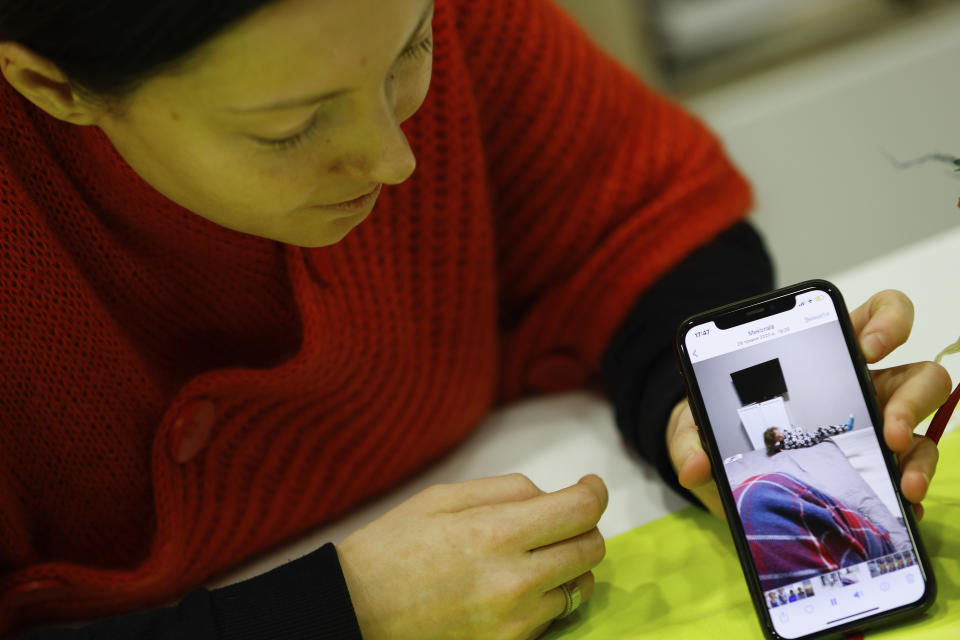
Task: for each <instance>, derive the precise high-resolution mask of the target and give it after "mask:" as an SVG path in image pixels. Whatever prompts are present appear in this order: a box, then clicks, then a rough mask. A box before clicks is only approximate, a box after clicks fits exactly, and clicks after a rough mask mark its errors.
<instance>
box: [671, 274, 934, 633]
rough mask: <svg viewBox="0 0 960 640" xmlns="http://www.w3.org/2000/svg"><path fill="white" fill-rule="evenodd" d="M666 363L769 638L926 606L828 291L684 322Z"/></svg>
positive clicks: (846, 626)
mask: <svg viewBox="0 0 960 640" xmlns="http://www.w3.org/2000/svg"><path fill="white" fill-rule="evenodd" d="M676 352H677V355H678V359H679V362H680V367H681V370H682V372H683V375H684V378H685V380H686V384H687V390H688V394H689V401H690V407H691V409H692V411H693V416H694V419H695V420H696V422H697V425H698V426H699V428H700V437H701V440H702V442H703V446H704V449H705V450H706V451H707V454H708V455H709V456H710V462H711V464H712V466H713V475H714V479H715V480H716V483H717V489H718V490H719V492H720V497H721V498H722V500H723V506H724V509H725V511H726V516H727V521H728V523H729V524H730V529H731V531H732V533H733V540H734V542H735V543H736V547H737V553H738V555H739V557H740V563H741V564H742V565H743V572H744V575H745V576H746V580H747V585H748V586H749V589H750V594H751V596H752V598H753V602H754V606H755V607H756V610H757V615H758V617H759V619H760V624H761V626H762V627H763V631H764V633H765V635H766V636H767V637H768V638H803V639H812V638H824V637H831V636H835V635H837V636H839V635H841V634H844V633H849V632H850V631H853V630H860V629H865V628H868V627H872V626H875V625H878V624H881V623H888V622H891V621H892V620H894V619H896V618H898V617H901V616H907V615H911V614H915V613H918V612H920V611H922V610H923V609H925V608H927V607H929V606H930V605H931V604H932V603H933V600H934V597H935V595H936V583H935V581H934V576H933V571H932V570H931V567H930V561H929V559H928V557H927V554H926V552H925V551H924V548H923V545H922V543H921V541H920V536H919V534H918V532H917V526H916V522H915V520H914V517H913V511H912V509H911V508H910V504H909V503H908V502H907V501H906V499H904V497H903V496H902V495H901V491H900V473H899V469H898V466H897V463H896V460H895V458H894V456H893V454H892V453H891V452H890V450H889V449H888V448H887V446H886V444H885V443H884V440H883V423H882V414H881V412H880V410H879V408H878V406H877V402H876V393H875V391H874V389H873V382H872V379H871V377H870V374H869V372H868V371H867V367H866V363H865V362H864V360H863V357H862V355H861V353H860V349H859V347H858V345H857V341H856V337H855V336H854V333H853V327H852V326H851V323H850V319H849V315H848V313H847V309H846V306H845V305H844V302H843V298H842V297H841V295H840V292H839V291H838V290H837V288H836V287H835V286H834V285H832V284H830V283H829V282H826V281H823V280H811V281H808V282H803V283H800V284H797V285H794V286H791V287H786V288H784V289H779V290H777V291H773V292H771V293H768V294H765V295H762V296H757V297H755V298H750V299H748V300H743V301H740V302H736V303H734V304H731V305H728V306H725V307H721V308H718V309H714V310H711V311H707V312H705V313H701V314H698V315H696V316H693V317H691V318H688V319H687V320H685V321H684V322H683V323H682V324H681V325H680V327H679V329H678V331H677V340H676Z"/></svg>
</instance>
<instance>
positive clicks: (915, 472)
mask: <svg viewBox="0 0 960 640" xmlns="http://www.w3.org/2000/svg"><path fill="white" fill-rule="evenodd" d="M939 459H940V451H939V450H938V449H937V445H936V444H934V442H933V440H931V439H930V438H923V437H920V436H917V437H916V439H915V441H914V445H913V448H911V449H910V451H908V452H907V453H906V454H904V455H903V457H901V459H900V471H901V474H900V476H901V477H900V486H901V488H902V489H903V497H905V498H906V499H907V500H909V501H910V502H914V503H918V502H920V501H921V500H923V499H924V497H926V495H927V489H929V488H930V481H931V480H933V476H934V474H935V473H936V471H937V462H938V461H939Z"/></svg>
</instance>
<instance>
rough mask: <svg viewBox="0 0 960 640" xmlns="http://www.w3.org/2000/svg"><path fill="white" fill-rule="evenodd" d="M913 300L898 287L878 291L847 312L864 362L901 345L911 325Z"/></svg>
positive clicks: (880, 356)
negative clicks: (896, 289)
mask: <svg viewBox="0 0 960 640" xmlns="http://www.w3.org/2000/svg"><path fill="white" fill-rule="evenodd" d="M913 314H914V312H913V303H912V302H911V301H910V298H908V297H907V296H906V295H905V294H904V293H902V292H900V291H894V290H888V291H881V292H880V293H877V294H875V295H873V296H872V297H871V298H870V299H869V300H867V301H866V302H865V303H864V304H862V305H860V306H859V307H857V308H856V309H855V310H854V311H853V313H851V314H850V320H851V321H852V323H853V329H854V333H855V334H856V336H857V341H858V342H859V344H860V349H861V350H862V351H863V355H864V357H865V358H866V360H867V362H877V361H878V360H882V359H883V358H885V357H886V356H887V355H888V354H889V353H890V352H891V351H893V350H894V349H896V348H897V347H899V346H900V345H902V344H903V343H904V342H906V341H907V338H908V337H910V331H911V329H912V328H913Z"/></svg>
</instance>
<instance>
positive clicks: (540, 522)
mask: <svg viewBox="0 0 960 640" xmlns="http://www.w3.org/2000/svg"><path fill="white" fill-rule="evenodd" d="M606 507H607V489H606V486H605V485H604V483H603V481H602V480H600V478H598V477H597V476H586V477H584V478H582V479H581V480H580V481H579V482H578V483H577V484H575V485H573V486H570V487H567V488H566V489H562V490H560V491H557V492H555V493H549V494H548V493H544V492H543V491H541V490H540V489H538V488H537V486H536V485H534V484H533V482H531V481H530V480H529V479H528V478H526V477H524V476H522V475H510V476H502V477H497V478H484V479H481V480H473V481H470V482H464V483H460V484H451V485H437V486H433V487H430V488H429V489H426V490H424V491H422V492H421V493H419V494H417V495H416V496H414V497H412V498H410V499H409V500H407V501H406V502H404V503H403V504H401V505H400V506H398V507H397V508H395V509H393V510H392V511H390V512H389V513H387V514H385V515H384V516H382V517H380V518H378V519H377V520H374V521H373V522H372V523H370V524H369V525H367V526H366V527H364V528H363V529H360V530H359V531H357V532H355V533H353V534H352V535H350V536H349V537H348V538H347V539H346V540H344V541H343V542H342V543H341V544H340V545H338V547H337V551H338V553H339V555H340V564H341V566H342V568H343V574H344V577H345V578H346V582H347V587H348V589H349V590H350V597H351V599H352V600H353V605H354V610H355V611H356V614H357V619H358V621H359V623H360V629H361V631H362V632H363V637H364V638H365V640H378V639H379V638H389V639H390V640H402V639H404V638H417V639H428V638H478V639H479V638H520V639H527V638H535V637H537V636H539V635H540V634H541V633H543V632H544V631H545V630H546V629H547V627H549V626H550V623H551V622H552V621H553V620H554V619H555V618H557V617H558V616H559V615H561V614H562V613H563V611H564V609H565V608H566V604H567V602H566V595H565V594H564V593H563V591H562V590H561V589H560V585H562V584H568V585H569V586H570V587H571V588H572V587H574V586H577V587H579V588H580V592H581V595H582V599H583V601H586V600H587V599H588V598H589V597H590V594H591V593H592V592H593V574H592V573H591V572H590V570H591V569H592V568H593V567H595V566H596V565H597V564H598V563H599V562H600V560H602V559H603V555H604V551H605V549H604V541H603V536H602V535H601V534H600V532H599V531H598V530H597V528H596V527H597V522H598V521H599V520H600V516H601V515H602V514H603V512H604V510H605V509H606Z"/></svg>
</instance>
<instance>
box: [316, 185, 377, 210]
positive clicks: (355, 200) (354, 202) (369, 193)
mask: <svg viewBox="0 0 960 640" xmlns="http://www.w3.org/2000/svg"><path fill="white" fill-rule="evenodd" d="M382 186H383V185H379V184H378V185H377V186H375V187H374V188H373V189H371V190H370V191H367V192H366V193H364V194H363V195H360V196H357V197H356V198H353V199H351V200H344V201H342V202H335V203H333V204H328V205H324V206H327V207H342V206H349V205H357V204H362V203H363V201H364V200H366V199H368V198H370V197H371V196H373V195H375V194H377V193H379V192H380V187H382Z"/></svg>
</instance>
